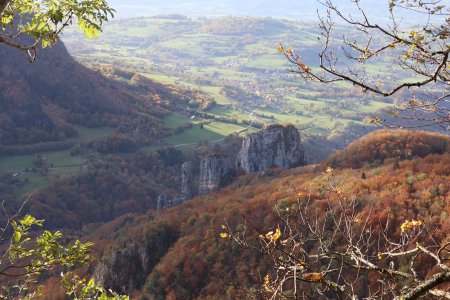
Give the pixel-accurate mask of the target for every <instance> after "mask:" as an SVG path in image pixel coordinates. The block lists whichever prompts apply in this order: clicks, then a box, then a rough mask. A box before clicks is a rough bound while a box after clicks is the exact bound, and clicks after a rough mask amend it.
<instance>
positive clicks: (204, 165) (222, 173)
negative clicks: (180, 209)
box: [198, 156, 229, 195]
mask: <svg viewBox="0 0 450 300" xmlns="http://www.w3.org/2000/svg"><path fill="white" fill-rule="evenodd" d="M228 174H229V165H228V160H227V159H225V158H224V157H221V156H208V157H205V158H203V159H202V160H201V162H200V179H199V187H198V193H199V194H200V195H205V194H208V193H213V192H216V191H217V190H219V188H221V187H222V186H223V185H224V184H225V183H226V181H227V179H228Z"/></svg>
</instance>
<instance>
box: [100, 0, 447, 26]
mask: <svg viewBox="0 0 450 300" xmlns="http://www.w3.org/2000/svg"><path fill="white" fill-rule="evenodd" d="M445 1H448V0H445ZM333 2H334V3H335V4H336V5H337V6H338V7H339V8H341V9H342V10H343V11H346V12H349V13H357V10H356V7H355V5H354V4H353V3H352V1H351V0H335V1H333ZM108 3H109V4H110V5H111V6H112V7H113V8H115V9H116V11H117V17H118V18H129V17H139V16H152V15H161V14H163V15H165V14H181V15H186V16H191V17H193V16H207V17H214V16H230V15H233V16H244V15H246V16H272V17H278V18H287V19H295V20H298V21H313V20H317V10H320V11H323V10H324V8H323V5H321V4H320V3H319V1H318V0H246V1H242V0H165V1H157V0H128V1H126V3H125V2H124V1H121V0H109V1H108ZM360 3H361V6H362V7H363V8H364V9H365V10H366V11H367V13H368V14H369V15H370V16H371V17H373V18H377V19H387V18H388V17H389V15H388V1H387V0H381V1H380V0H361V2H360ZM400 14H401V17H403V18H404V19H405V21H406V22H408V21H410V18H405V16H408V15H409V14H411V12H405V11H403V12H400ZM416 17H417V16H415V18H416ZM419 17H420V16H419ZM408 19H409V20H408Z"/></svg>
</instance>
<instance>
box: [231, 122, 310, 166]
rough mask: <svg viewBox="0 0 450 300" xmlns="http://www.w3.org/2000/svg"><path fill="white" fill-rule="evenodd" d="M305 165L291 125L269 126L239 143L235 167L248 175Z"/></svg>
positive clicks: (295, 133)
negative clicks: (239, 148)
mask: <svg viewBox="0 0 450 300" xmlns="http://www.w3.org/2000/svg"><path fill="white" fill-rule="evenodd" d="M304 164H305V159H304V150H303V145H302V143H301V139H300V133H299V132H298V130H297V128H295V127H294V126H292V125H287V126H283V125H270V126H268V127H267V128H265V129H263V130H261V131H259V132H256V133H252V134H249V135H248V136H247V137H245V138H244V140H243V142H242V148H241V150H240V151H239V154H238V158H237V163H236V168H237V170H238V172H239V171H243V172H244V173H246V174H248V173H251V172H257V171H263V170H266V169H269V168H274V167H282V168H285V169H290V168H294V167H298V166H301V165H304Z"/></svg>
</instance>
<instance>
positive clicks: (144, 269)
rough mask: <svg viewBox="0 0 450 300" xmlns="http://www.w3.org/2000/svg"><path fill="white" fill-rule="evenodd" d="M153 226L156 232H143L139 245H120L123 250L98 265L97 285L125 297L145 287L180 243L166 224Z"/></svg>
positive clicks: (174, 230)
mask: <svg viewBox="0 0 450 300" xmlns="http://www.w3.org/2000/svg"><path fill="white" fill-rule="evenodd" d="M153 225H154V226H156V228H153V227H152V230H142V231H141V238H140V241H139V242H131V243H130V241H128V240H126V239H124V240H122V241H119V242H118V244H119V246H118V247H117V248H115V249H113V250H111V251H110V253H109V255H107V256H104V257H103V259H102V261H101V262H100V263H99V264H98V266H97V268H96V269H95V272H94V278H95V281H96V282H98V283H100V284H102V285H103V286H104V287H106V288H108V289H113V290H115V291H120V292H121V293H127V292H130V291H132V290H133V289H137V288H140V287H142V285H143V284H144V282H145V279H146V278H147V275H148V274H149V273H150V272H151V270H152V269H153V267H154V266H155V265H156V264H157V263H158V262H159V260H160V259H161V257H163V256H164V255H165V253H166V252H167V251H168V249H169V248H170V246H171V245H172V244H173V243H174V242H176V240H177V239H178V230H177V229H176V228H174V227H171V226H169V225H166V224H162V223H154V224H153ZM144 229H145V227H144Z"/></svg>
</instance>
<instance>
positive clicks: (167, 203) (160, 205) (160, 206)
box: [156, 193, 186, 211]
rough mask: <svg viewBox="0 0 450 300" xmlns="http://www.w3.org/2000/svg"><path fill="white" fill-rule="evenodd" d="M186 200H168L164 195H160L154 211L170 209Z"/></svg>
mask: <svg viewBox="0 0 450 300" xmlns="http://www.w3.org/2000/svg"><path fill="white" fill-rule="evenodd" d="M185 200H186V199H185V198H184V197H182V198H176V197H175V198H172V199H170V198H168V197H167V195H166V194H164V193H162V194H161V195H159V196H158V202H157V204H156V211H162V210H164V209H168V208H171V207H173V206H175V205H180V204H183V202H184V201H185Z"/></svg>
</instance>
